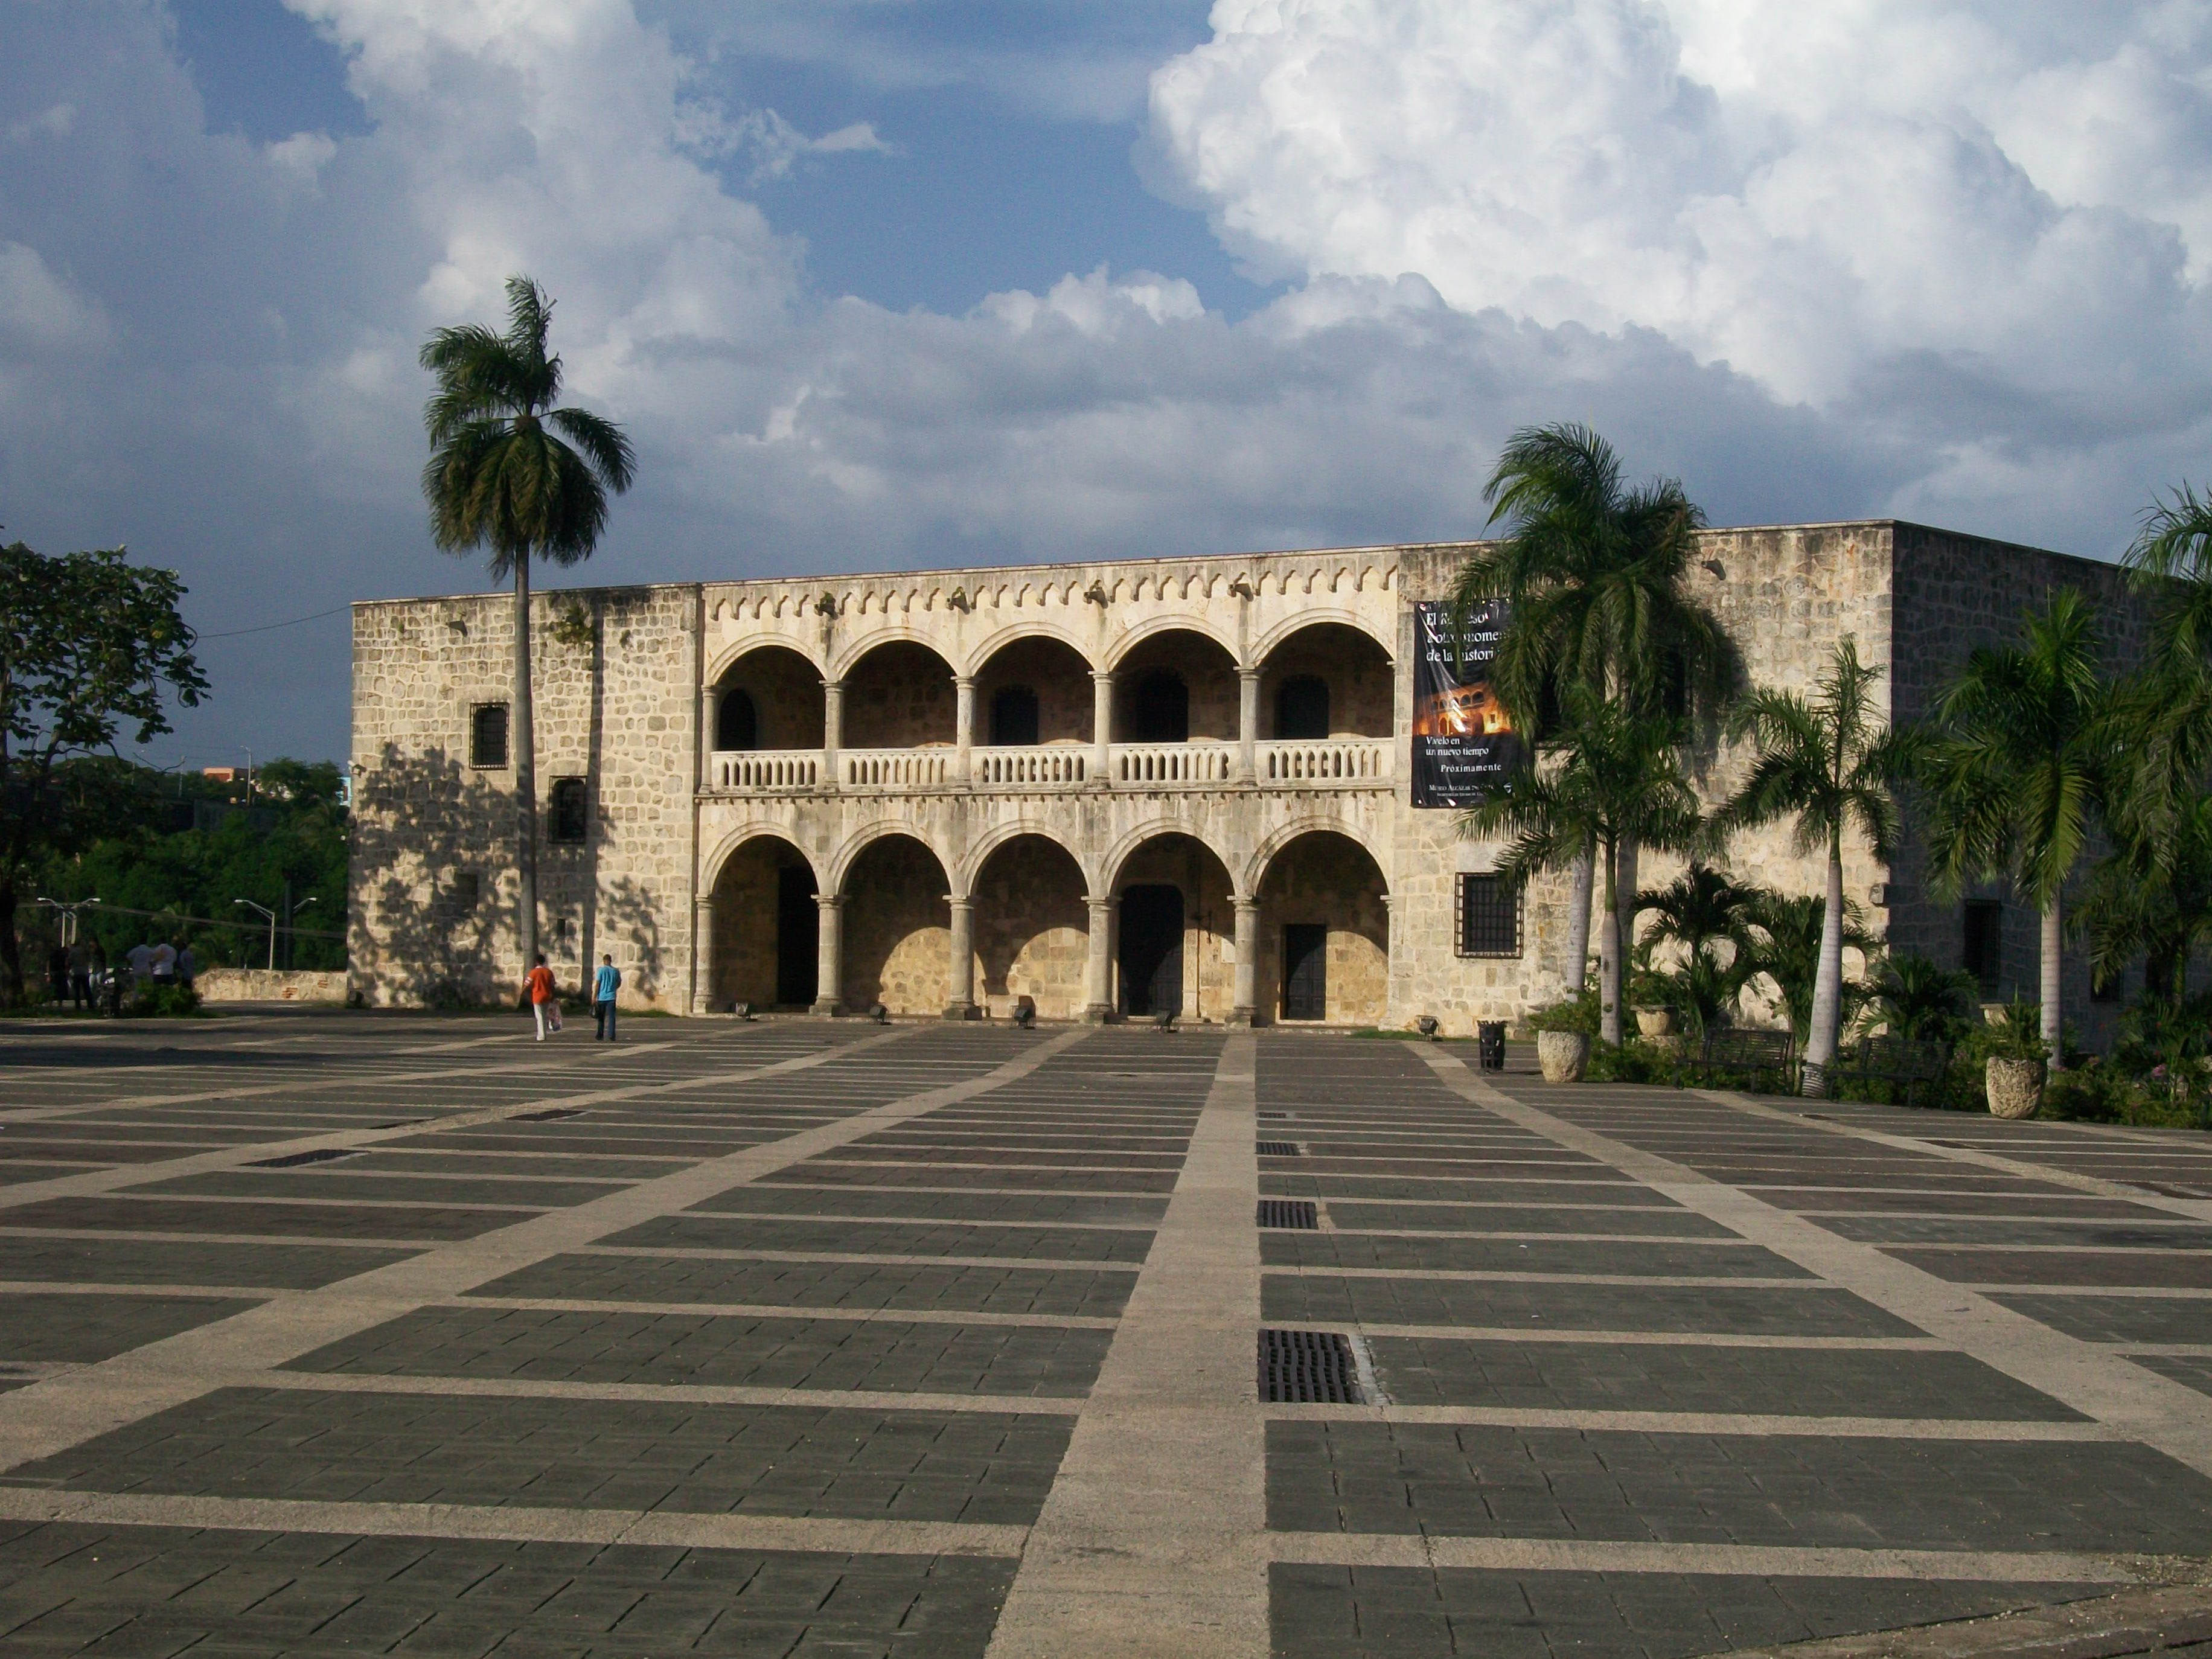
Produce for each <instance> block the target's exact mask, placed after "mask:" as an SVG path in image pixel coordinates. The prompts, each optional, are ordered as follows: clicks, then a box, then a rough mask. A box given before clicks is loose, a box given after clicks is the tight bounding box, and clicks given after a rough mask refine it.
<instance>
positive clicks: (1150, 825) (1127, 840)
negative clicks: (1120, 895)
mask: <svg viewBox="0 0 2212 1659" xmlns="http://www.w3.org/2000/svg"><path fill="white" fill-rule="evenodd" d="M1160 836H1189V837H1190V838H1191V839H1192V840H1193V841H1194V842H1197V843H1198V844H1199V845H1200V847H1203V848H1206V851H1207V852H1209V853H1211V854H1213V856H1214V857H1215V858H1217V859H1218V860H1220V861H1221V867H1222V868H1223V869H1224V870H1226V871H1227V872H1229V879H1230V881H1231V884H1234V883H1235V882H1236V880H1237V864H1236V861H1235V860H1232V859H1231V858H1230V857H1228V856H1227V855H1226V854H1224V853H1223V852H1222V850H1221V848H1218V847H1217V846H1216V845H1214V843H1213V841H1212V838H1211V837H1210V836H1207V835H1206V832H1205V831H1204V830H1202V829H1200V828H1199V827H1198V826H1197V825H1196V824H1195V823H1192V822H1191V821H1190V820H1188V818H1152V819H1148V820H1146V822H1145V823H1140V824H1139V825H1138V826H1137V827H1136V828H1135V829H1132V830H1130V831H1129V832H1128V833H1127V834H1126V835H1124V836H1121V837H1120V838H1119V839H1117V840H1116V841H1115V842H1114V844H1113V845H1112V846H1110V847H1109V848H1107V849H1106V851H1105V854H1103V856H1102V857H1101V858H1100V859H1099V860H1098V864H1097V868H1096V870H1095V871H1093V870H1091V869H1090V868H1089V867H1088V866H1086V867H1085V873H1086V875H1087V876H1088V877H1089V878H1091V879H1094V880H1096V881H1097V882H1098V885H1097V887H1095V888H1093V889H1092V891H1093V892H1094V893H1097V894H1105V893H1110V892H1112V891H1113V890H1114V888H1115V884H1117V883H1119V882H1120V880H1121V872H1122V871H1123V870H1125V869H1127V867H1128V864H1129V860H1131V859H1132V858H1133V857H1134V856H1135V855H1136V852H1137V849H1138V848H1140V847H1142V846H1143V845H1144V844H1145V843H1146V842H1148V841H1156V840H1158V838H1159V837H1160ZM1076 861H1077V862H1078V863H1079V864H1080V863H1082V860H1080V859H1079V860H1076ZM1237 896H1239V897H1242V896H1243V895H1242V894H1237Z"/></svg>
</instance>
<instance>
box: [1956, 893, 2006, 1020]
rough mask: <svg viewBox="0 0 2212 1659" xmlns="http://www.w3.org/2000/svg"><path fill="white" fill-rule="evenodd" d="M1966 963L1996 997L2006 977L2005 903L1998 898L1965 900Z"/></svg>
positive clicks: (1986, 994) (1983, 987) (1985, 989)
mask: <svg viewBox="0 0 2212 1659" xmlns="http://www.w3.org/2000/svg"><path fill="white" fill-rule="evenodd" d="M1962 958H1963V963H1964V966H1965V968H1966V971H1967V972H1968V973H1970V974H1972V975H1973V976H1974V978H1975V979H1976V980H1977V981H1979V983H1980V985H1981V990H1982V994H1983V995H1984V997H1994V996H1996V994H1997V987H1998V986H1999V984H2000V983H2001V982H2002V980H2003V978H2004V906H2003V905H2002V904H2000V903H1998V902H1997V901H1996V900H1995V899H1969V900H1967V901H1966V938H1965V950H1964V951H1963V952H1962Z"/></svg>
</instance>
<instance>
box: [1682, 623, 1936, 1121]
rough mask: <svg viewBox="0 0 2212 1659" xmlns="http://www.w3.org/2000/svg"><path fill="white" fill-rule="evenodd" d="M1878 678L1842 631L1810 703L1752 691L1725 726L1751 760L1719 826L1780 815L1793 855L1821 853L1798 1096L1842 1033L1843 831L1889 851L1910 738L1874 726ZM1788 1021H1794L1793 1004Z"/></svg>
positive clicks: (1884, 853) (1821, 1072)
mask: <svg viewBox="0 0 2212 1659" xmlns="http://www.w3.org/2000/svg"><path fill="white" fill-rule="evenodd" d="M1880 679H1881V670H1880V669H1876V668H1869V667H1868V666H1866V665H1864V664H1863V663H1861V662H1860V661H1859V653H1858V643H1857V641H1855V640H1853V639H1851V638H1850V636H1848V635H1846V636H1845V637H1844V640H1843V641H1841V642H1840V643H1839V644H1838V646H1837V647H1836V653H1835V657H1834V659H1833V661H1832V663H1831V665H1830V666H1829V669H1828V671H1827V672H1826V674H1825V675H1823V676H1822V677H1821V678H1820V681H1819V682H1818V683H1817V685H1816V688H1815V690H1816V695H1815V696H1814V699H1813V700H1812V701H1811V702H1807V701H1806V700H1805V699H1804V698H1803V697H1801V696H1798V695H1797V694H1796V692H1794V691H1777V690H1760V691H1758V692H1756V693H1754V694H1753V696H1750V697H1749V698H1747V700H1746V701H1745V702H1743V703H1742V704H1741V706H1740V707H1739V708H1737V709H1736V711H1735V714H1734V715H1733V717H1732V718H1731V720H1730V722H1729V732H1730V735H1731V736H1732V737H1734V738H1736V739H1738V740H1739V741H1741V740H1743V739H1746V738H1748V739H1749V740H1750V741H1751V742H1752V744H1753V745H1754V747H1755V749H1756V750H1757V758H1756V759H1755V760H1754V761H1753V764H1752V769H1751V775H1750V776H1749V777H1748V778H1747V779H1746V780H1745V781H1744V783H1743V787H1741V788H1740V789H1738V790H1737V791H1736V793H1735V795H1734V797H1733V798H1731V799H1730V800H1729V803H1728V805H1726V806H1725V807H1724V808H1723V810H1722V811H1721V814H1720V823H1721V824H1722V825H1723V827H1724V828H1726V829H1755V828H1758V827H1759V826H1761V825H1764V824H1769V823H1776V822H1777V821H1778V820H1780V819H1783V818H1789V819H1790V820H1792V822H1793V825H1794V829H1795V834H1794V837H1793V839H1794V841H1795V843H1796V851H1797V852H1798V854H1799V855H1800V856H1804V855H1808V854H1813V853H1816V852H1819V853H1825V854H1827V862H1828V881H1827V898H1826V903H1825V905H1824V907H1823V908H1822V910H1821V915H1822V918H1823V920H1822V922H1821V928H1820V956H1819V961H1818V963H1817V965H1816V969H1815V972H1814V982H1813V987H1812V994H1811V1001H1810V1005H1809V1006H1808V1008H1807V1009H1806V1010H1805V1018H1804V1021H1803V1023H1802V1024H1801V1025H1800V1027H1799V1029H1800V1030H1802V1031H1803V1032H1804V1034H1805V1066H1804V1088H1805V1092H1806V1093H1808V1094H1819V1093H1822V1092H1825V1091H1826V1088H1827V1073H1828V1068H1829V1067H1830V1066H1832V1065H1833V1064H1834V1063H1835V1059H1836V1048H1837V1045H1838V1042H1840V1041H1841V1038H1842V1034H1843V1024H1844V944H1845V943H1846V940H1845V937H1844V935H1845V933H1846V923H1847V913H1846V911H1845V908H1844V832H1845V831H1846V830H1848V829H1854V828H1856V829H1857V830H1858V831H1859V833H1860V834H1861V835H1863V836H1864V837H1865V838H1866V840H1867V842H1868V844H1869V847H1870V848H1871V849H1872V851H1873V853H1874V855H1875V858H1876V859H1878V860H1881V861H1882V862H1883V863H1887V862H1888V861H1889V860H1892V859H1893V858H1894V857H1896V855H1897V839H1898V817H1897V803H1896V801H1895V799H1893V797H1892V795H1891V793H1890V781H1891V780H1892V779H1893V778H1894V777H1896V776H1897V775H1899V772H1901V771H1902V770H1903V769H1904V768H1905V764H1906V763H1907V761H1908V759H1909V757H1910V754H1911V744H1912V740H1911V738H1909V737H1908V736H1907V735H1906V734H1904V733H1901V732H1897V731H1894V730H1893V729H1891V728H1888V727H1886V726H1879V725H1877V724H1876V715H1877V713H1878V711H1877V710H1876V708H1875V697H1874V688H1875V684H1876V683H1877V682H1878V681H1879V680H1880ZM1808 902H1814V903H1818V902H1820V901H1808ZM1776 914H1779V913H1776ZM1769 932H1770V933H1771V932H1772V928H1771V926H1770V927H1769ZM1769 972H1770V974H1771V976H1773V977H1775V978H1777V979H1778V980H1779V978H1780V975H1778V974H1773V973H1772V970H1771V969H1770V970H1769ZM1787 989H1788V987H1786V986H1785V987H1784V990H1785V1000H1786V993H1787ZM1791 1018H1793V1019H1795V1018H1796V1008H1795V1006H1794V1005H1793V1006H1792V1009H1791Z"/></svg>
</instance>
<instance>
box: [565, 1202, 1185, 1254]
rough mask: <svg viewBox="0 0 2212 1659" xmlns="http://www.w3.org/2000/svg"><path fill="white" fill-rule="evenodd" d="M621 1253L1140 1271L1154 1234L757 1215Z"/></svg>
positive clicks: (664, 1223) (622, 1239) (676, 1231)
mask: <svg viewBox="0 0 2212 1659" xmlns="http://www.w3.org/2000/svg"><path fill="white" fill-rule="evenodd" d="M603 1242H604V1243H607V1244H610V1245H616V1246H623V1247H629V1246H644V1247H653V1246H659V1247H663V1248H677V1249H714V1250H824V1251H836V1252H839V1253H842V1254H845V1255H1003V1256H1011V1257H1017V1258H1018V1257H1022V1256H1048V1257H1054V1258H1057V1259H1059V1260H1060V1261H1116V1262H1123V1263H1127V1264H1130V1265H1134V1264H1136V1263H1138V1262H1141V1261H1143V1260H1144V1259H1145V1252H1146V1250H1147V1249H1151V1248H1152V1235H1151V1234H1150V1233H1148V1232H1136V1231H1126V1232H1124V1231H1113V1232H1106V1231H1096V1230H1086V1229H1084V1228H1080V1227H1004V1226H1000V1227H972V1226H967V1227H963V1226H960V1225H955V1224H945V1223H928V1222H920V1223H896V1222H867V1221H844V1220H829V1219H823V1220H798V1219H792V1220H775V1219H768V1218H760V1217H752V1216H702V1215H696V1214H694V1215H680V1216H663V1217H661V1218H659V1220H657V1221H648V1222H647V1223H645V1224H644V1225H641V1226H636V1227H632V1228H630V1229H629V1230H628V1231H624V1232H620V1233H617V1234H615V1235H614V1236H613V1237H611V1238H608V1239H606V1240H605V1241H603Z"/></svg>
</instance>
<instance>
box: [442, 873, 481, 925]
mask: <svg viewBox="0 0 2212 1659" xmlns="http://www.w3.org/2000/svg"><path fill="white" fill-rule="evenodd" d="M482 897H483V878H482V877H481V876H479V875H477V872H475V871H473V870H456V871H454V872H452V874H450V875H448V876H447V878H446V904H447V908H450V909H451V910H452V911H453V913H454V914H455V915H464V916H465V915H468V914H469V912H470V911H471V910H473V909H475V908H477V901H478V900H479V899H481V898H482Z"/></svg>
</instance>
